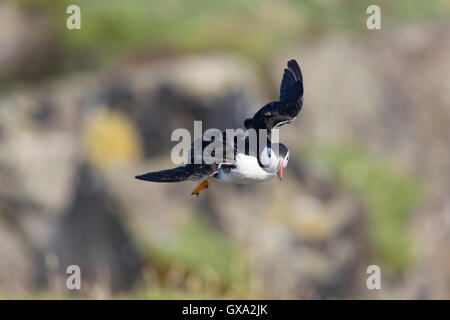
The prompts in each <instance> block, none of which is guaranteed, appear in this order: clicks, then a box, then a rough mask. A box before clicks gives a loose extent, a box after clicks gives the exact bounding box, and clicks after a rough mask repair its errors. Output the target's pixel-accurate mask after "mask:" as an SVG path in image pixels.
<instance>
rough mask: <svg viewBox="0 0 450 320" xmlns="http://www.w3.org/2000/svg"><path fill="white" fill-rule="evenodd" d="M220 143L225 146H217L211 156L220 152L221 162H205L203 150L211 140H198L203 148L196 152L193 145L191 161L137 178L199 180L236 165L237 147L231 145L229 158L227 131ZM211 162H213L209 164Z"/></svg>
mask: <svg viewBox="0 0 450 320" xmlns="http://www.w3.org/2000/svg"><path fill="white" fill-rule="evenodd" d="M219 141H220V142H219V144H221V147H222V148H223V149H222V150H220V149H221V148H219V147H218V148H216V149H214V150H212V154H211V156H212V157H214V156H215V152H216V151H217V152H220V153H221V154H222V158H221V159H222V160H221V161H219V163H211V162H212V161H210V162H208V163H205V162H204V158H203V151H204V149H205V148H206V147H208V145H209V144H210V143H211V141H206V140H200V139H199V140H196V142H198V143H201V148H200V149H199V151H198V152H195V147H194V144H195V143H196V142H194V143H193V144H192V145H191V149H190V151H189V152H190V163H188V164H186V165H184V166H180V167H176V168H173V169H167V170H160V171H154V172H148V173H146V174H143V175H139V176H136V177H135V178H136V179H140V180H145V181H152V182H181V181H197V180H203V179H205V178H207V177H209V176H210V175H212V174H214V173H216V172H218V171H219V168H220V167H221V166H234V156H235V153H236V149H235V148H234V147H233V146H230V148H231V149H230V150H231V151H233V154H231V155H230V157H231V159H229V158H227V154H226V152H227V149H226V147H227V142H226V133H225V132H222V137H221V138H220V139H219ZM197 162H199V163H197ZM209 163H211V164H209Z"/></svg>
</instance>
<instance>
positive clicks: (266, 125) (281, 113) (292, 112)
mask: <svg viewBox="0 0 450 320" xmlns="http://www.w3.org/2000/svg"><path fill="white" fill-rule="evenodd" d="M302 105H303V76H302V71H301V70H300V67H299V66H298V63H297V61H295V60H294V59H292V60H289V61H288V63H287V68H286V69H284V74H283V80H282V81H281V88H280V101H274V102H269V103H268V104H266V105H265V106H264V107H262V108H261V109H260V110H259V111H258V112H257V113H255V115H254V116H253V118H249V119H246V120H245V121H244V126H245V127H246V128H247V129H250V128H253V129H256V130H258V129H267V130H272V129H273V128H276V127H279V126H282V125H283V124H286V123H289V122H291V121H293V120H295V118H296V117H297V115H298V113H299V112H300V110H301V108H302Z"/></svg>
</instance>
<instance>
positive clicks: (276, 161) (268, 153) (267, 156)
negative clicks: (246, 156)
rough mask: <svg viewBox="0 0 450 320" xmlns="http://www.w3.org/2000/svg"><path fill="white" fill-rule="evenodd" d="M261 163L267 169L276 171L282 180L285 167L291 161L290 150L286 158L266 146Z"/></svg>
mask: <svg viewBox="0 0 450 320" xmlns="http://www.w3.org/2000/svg"><path fill="white" fill-rule="evenodd" d="M260 160H261V163H262V165H263V166H264V167H265V168H266V170H267V171H272V172H274V173H275V172H276V173H277V175H278V178H280V180H281V179H282V178H283V169H284V168H286V166H287V164H288V162H289V151H288V152H287V154H286V155H285V157H284V158H280V157H279V156H278V155H277V154H276V153H275V152H274V151H273V150H272V149H271V148H267V147H265V148H264V149H263V151H262V153H261V158H260Z"/></svg>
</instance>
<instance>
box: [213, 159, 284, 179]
mask: <svg viewBox="0 0 450 320" xmlns="http://www.w3.org/2000/svg"><path fill="white" fill-rule="evenodd" d="M235 165H236V168H232V169H229V170H228V169H225V170H222V169H220V170H219V173H218V175H217V177H216V178H217V179H218V180H219V181H221V182H233V183H252V182H256V181H265V180H268V179H270V178H273V177H274V176H275V174H276V171H275V169H273V171H267V170H265V169H263V168H261V167H260V166H259V163H258V159H256V158H255V157H251V156H247V155H244V154H239V153H238V154H237V155H236V162H235Z"/></svg>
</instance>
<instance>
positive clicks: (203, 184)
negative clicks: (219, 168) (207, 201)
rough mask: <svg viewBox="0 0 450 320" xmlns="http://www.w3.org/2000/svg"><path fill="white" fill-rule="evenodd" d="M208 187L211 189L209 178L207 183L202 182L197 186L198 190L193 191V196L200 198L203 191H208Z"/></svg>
mask: <svg viewBox="0 0 450 320" xmlns="http://www.w3.org/2000/svg"><path fill="white" fill-rule="evenodd" d="M208 187H209V177H208V178H207V179H206V180H205V181H202V182H201V183H200V184H199V185H198V186H197V188H195V189H194V191H192V193H191V196H192V195H194V194H195V195H196V196H197V197H198V195H199V194H200V192H202V191H203V190H205V189H208Z"/></svg>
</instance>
